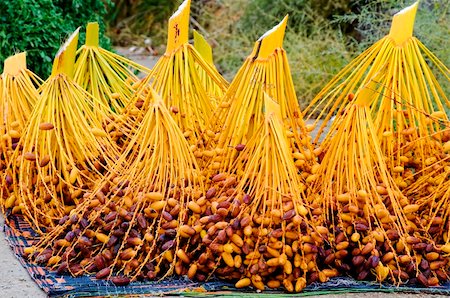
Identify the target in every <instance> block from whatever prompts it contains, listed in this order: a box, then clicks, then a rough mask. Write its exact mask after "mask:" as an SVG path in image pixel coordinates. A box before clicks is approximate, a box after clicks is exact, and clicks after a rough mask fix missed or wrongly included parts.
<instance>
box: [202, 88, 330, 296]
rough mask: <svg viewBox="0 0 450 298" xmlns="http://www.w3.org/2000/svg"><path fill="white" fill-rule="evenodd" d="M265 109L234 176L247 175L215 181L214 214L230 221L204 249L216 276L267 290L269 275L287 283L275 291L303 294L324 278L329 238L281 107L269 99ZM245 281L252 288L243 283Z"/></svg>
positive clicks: (211, 233)
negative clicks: (320, 262) (322, 260)
mask: <svg viewBox="0 0 450 298" xmlns="http://www.w3.org/2000/svg"><path fill="white" fill-rule="evenodd" d="M270 101H272V103H270ZM266 103H267V104H266V105H265V119H264V120H263V121H262V122H261V123H260V124H259V125H258V126H257V127H255V132H254V135H253V137H252V138H251V139H250V140H249V142H248V143H247V145H246V147H245V149H244V150H243V151H241V152H240V153H239V156H238V158H237V159H236V161H235V162H234V163H233V168H234V169H235V170H236V172H243V174H242V175H241V176H242V178H241V179H240V180H237V181H236V178H235V176H233V175H232V174H229V173H220V174H217V175H215V176H213V181H214V182H216V183H215V184H214V185H217V187H216V190H217V191H216V193H215V195H214V196H213V197H212V198H211V199H210V200H211V201H212V203H211V205H212V206H211V210H217V211H216V213H215V214H220V215H222V216H223V215H226V217H225V218H224V219H222V220H223V221H225V222H227V223H228V224H227V225H225V224H224V225H223V227H221V228H218V229H215V230H214V231H210V230H208V232H207V233H206V235H205V236H204V237H203V243H205V244H207V245H208V250H209V252H210V253H211V254H213V256H214V257H215V258H216V260H217V263H216V266H215V267H216V269H215V271H214V274H215V275H216V276H219V277H220V278H225V279H231V280H233V281H235V282H236V281H237V285H238V286H239V285H241V283H242V284H244V285H245V286H250V285H252V286H254V287H256V288H257V289H261V290H263V289H264V285H267V284H268V285H271V284H272V283H271V280H273V279H277V278H275V276H274V275H273V274H271V273H273V272H275V271H276V272H278V274H279V276H280V277H281V278H282V279H284V280H288V281H289V282H286V283H285V284H284V283H282V279H279V280H278V283H275V284H276V285H277V286H276V287H278V288H280V287H282V286H284V287H285V288H286V289H287V290H288V291H291V292H292V291H296V292H299V291H301V290H302V289H303V288H304V286H305V285H306V282H311V281H319V279H318V278H317V277H318V275H319V274H320V275H322V274H323V273H322V272H320V271H319V268H318V266H317V264H316V263H315V262H316V260H317V252H318V247H321V246H322V244H323V241H324V239H326V237H328V233H327V229H326V228H325V227H323V226H320V227H319V226H317V227H316V226H315V224H314V220H313V215H312V210H311V207H310V206H309V205H308V203H307V201H308V200H307V198H306V195H305V192H304V190H305V185H304V184H303V183H302V181H301V179H300V177H299V176H298V174H297V171H298V170H297V167H296V166H295V164H294V161H293V159H292V155H291V154H292V153H291V150H290V148H289V142H290V141H289V138H288V136H287V135H286V131H285V127H284V124H283V123H282V119H281V118H280V115H281V111H280V107H279V105H278V104H277V103H275V102H273V100H272V99H270V98H269V96H268V95H266ZM277 110H278V111H277ZM226 176H228V178H226V179H225V180H221V179H222V178H225V177H226ZM218 181H219V182H218ZM230 181H236V182H235V183H234V184H232V182H230ZM221 182H222V185H223V186H222V187H221V188H219V187H218V186H219V185H220V183H221ZM229 185H232V186H231V188H230V187H229ZM210 192H211V190H208V192H207V194H208V193H210ZM219 209H220V210H219ZM224 209H225V210H224ZM212 216H215V215H212ZM203 219H205V220H206V218H202V219H201V221H202V220H203ZM234 246H238V248H239V249H234ZM217 247H222V248H223V249H222V250H220V249H217ZM252 260H254V261H252ZM256 264H259V265H258V266H259V267H255V266H254V265H256ZM256 268H259V270H255V269H256ZM294 268H296V269H295V271H296V272H294ZM247 278H248V279H249V281H250V283H248V284H245V283H244V282H240V281H239V280H245V279H247ZM326 278H327V277H326ZM272 282H273V281H272ZM297 282H298V283H299V286H298V287H295V284H296V283H297ZM302 282H304V285H303V286H300V284H301V283H302ZM275 284H274V285H275ZM244 285H243V286H244Z"/></svg>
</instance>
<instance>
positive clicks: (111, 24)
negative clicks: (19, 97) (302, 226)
mask: <svg viewBox="0 0 450 298" xmlns="http://www.w3.org/2000/svg"><path fill="white" fill-rule="evenodd" d="M181 2H182V0H38V1H34V0H1V1H0V12H1V13H0V64H3V59H4V58H6V57H7V56H9V55H11V54H13V53H14V52H18V51H22V50H28V52H29V60H31V61H30V63H29V64H30V68H31V69H32V70H34V71H35V72H37V73H38V74H39V75H41V76H43V77H44V78H45V77H46V76H47V75H48V73H49V69H50V66H49V64H50V62H51V61H52V59H53V55H54V54H55V53H56V51H57V49H58V47H59V45H60V43H61V42H62V41H63V40H64V38H65V37H66V36H67V35H68V34H69V33H70V32H71V31H73V30H74V29H75V28H76V27H77V26H82V25H85V23H86V22H87V21H92V20H97V21H100V22H101V24H102V28H103V29H105V28H107V35H108V36H109V37H110V39H111V41H112V43H113V44H114V45H119V46H132V45H133V46H149V44H150V45H151V46H152V47H153V48H156V49H158V52H159V53H162V52H163V51H164V46H165V44H166V41H165V38H166V24H167V20H168V18H169V17H170V15H171V14H172V13H173V12H174V11H175V10H176V8H177V6H178V5H179V4H180V3H181ZM413 2H414V1H413V0H277V1H273V0H192V13H191V29H197V30H199V31H200V32H201V33H202V34H203V35H205V37H206V38H207V39H208V41H209V42H210V43H211V44H212V46H213V47H214V56H215V62H216V64H217V66H218V68H219V70H220V71H221V72H222V74H223V75H224V76H225V77H226V78H227V79H228V80H231V79H232V78H233V75H234V74H235V73H236V71H237V69H238V68H239V67H240V66H241V64H242V62H243V59H245V57H246V56H247V55H248V54H250V52H251V48H252V46H253V44H254V41H255V40H256V39H257V38H258V37H259V36H261V35H262V34H263V33H264V32H265V31H267V30H269V29H270V28H272V27H273V26H274V25H275V24H277V23H278V22H279V21H280V20H281V19H282V18H283V17H284V16H285V15H286V14H289V23H288V29H287V32H286V37H285V43H284V47H285V49H286V51H287V52H288V57H289V60H290V65H291V71H292V74H293V77H294V82H295V85H296V88H297V94H298V97H299V99H300V102H301V103H302V105H303V106H304V104H305V103H307V102H309V101H310V100H311V98H312V97H313V96H314V94H316V93H317V92H318V91H319V89H320V88H321V87H323V86H324V85H325V84H326V82H328V81H329V80H330V79H331V77H332V76H333V75H334V74H336V73H337V72H338V71H339V70H340V69H341V68H342V67H343V66H344V65H345V64H346V63H348V62H349V61H350V60H351V59H353V58H354V57H355V56H356V55H358V54H359V53H361V52H362V51H363V50H364V49H365V48H367V47H368V46H369V45H370V44H372V43H374V42H375V41H377V40H378V39H380V38H381V37H382V36H384V35H386V34H387V33H388V32H389V27H390V23H391V19H392V15H393V14H395V13H396V12H398V11H399V10H400V9H402V8H403V7H405V6H407V5H410V4H412V3H413ZM449 16H450V0H422V1H421V2H420V8H419V11H418V14H417V17H416V24H415V31H414V34H415V36H417V37H418V38H419V39H420V40H421V41H422V42H423V43H424V44H425V45H426V46H427V47H428V48H429V49H430V50H432V51H433V52H434V53H435V54H436V55H437V56H438V57H439V58H440V59H441V60H442V61H443V62H444V64H446V65H447V66H448V65H450V46H449V42H448V40H449V38H448V37H449V33H450V21H449ZM18 32H20V34H18ZM81 39H83V38H81ZM102 45H103V46H105V47H109V46H110V40H109V39H108V38H103V39H102ZM0 68H1V66H0Z"/></svg>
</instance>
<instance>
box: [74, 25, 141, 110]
mask: <svg viewBox="0 0 450 298" xmlns="http://www.w3.org/2000/svg"><path fill="white" fill-rule="evenodd" d="M98 34H99V33H98V23H89V24H88V25H87V28H86V44H85V45H83V46H82V47H81V48H80V49H78V51H77V60H76V63H75V70H74V80H75V82H76V83H77V84H79V85H80V86H81V87H83V88H84V89H85V90H86V91H88V92H89V93H91V94H92V95H93V96H94V97H96V98H98V99H99V100H100V102H101V103H102V106H96V107H95V108H96V109H101V108H106V110H104V111H102V112H104V113H116V114H119V113H120V112H121V111H122V108H123V107H124V106H126V105H128V104H129V100H130V99H131V98H132V96H133V94H134V89H133V84H134V83H135V82H137V81H138V77H137V76H136V75H135V74H134V70H139V71H141V72H144V73H148V72H149V71H150V70H149V69H147V68H145V67H144V66H141V65H139V64H137V63H135V62H133V61H131V60H129V59H126V58H124V57H122V56H120V55H117V54H115V53H113V52H110V51H107V50H105V49H103V48H101V47H99V45H98Z"/></svg>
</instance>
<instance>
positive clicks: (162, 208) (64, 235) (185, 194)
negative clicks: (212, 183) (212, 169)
mask: <svg viewBox="0 0 450 298" xmlns="http://www.w3.org/2000/svg"><path fill="white" fill-rule="evenodd" d="M152 95H153V100H154V102H153V103H152V104H151V105H150V106H149V107H148V111H147V113H146V114H145V117H144V118H143V120H142V123H141V126H140V127H139V129H138V130H137V131H136V134H135V135H134V136H133V137H132V140H131V141H130V142H129V144H128V147H127V148H126V149H125V150H124V152H123V154H122V155H121V157H120V158H119V159H118V160H117V165H116V166H114V167H113V168H112V169H111V171H110V173H108V174H107V175H105V177H104V178H103V179H102V180H101V181H100V182H99V183H98V184H97V186H95V187H93V188H91V189H89V190H88V194H87V195H85V197H84V199H83V202H82V204H81V205H80V206H79V207H78V208H77V209H75V210H73V211H72V212H71V214H70V215H68V216H65V217H63V218H62V219H61V220H60V225H59V226H58V227H56V228H55V229H54V230H53V231H52V232H51V233H49V234H48V235H46V236H45V237H44V238H43V239H42V240H41V241H40V243H39V244H38V246H37V247H30V248H27V251H26V252H27V253H30V254H31V257H32V258H33V259H34V260H35V261H36V262H37V263H40V264H44V265H47V266H49V267H51V268H53V269H56V270H57V272H58V273H60V274H63V273H70V274H72V275H75V276H79V275H82V274H95V276H96V278H98V279H103V278H108V279H111V280H112V281H113V282H114V283H115V284H118V285H123V284H126V283H128V282H130V281H132V280H135V279H140V280H141V279H155V278H163V277H166V276H169V275H172V274H173V273H174V272H175V273H177V274H186V273H187V271H188V268H189V265H190V262H191V260H193V259H195V258H194V257H193V256H192V255H191V253H194V252H195V251H196V250H198V245H199V242H200V240H201V239H200V235H199V232H200V230H201V227H200V226H195V225H193V222H194V220H195V218H196V217H198V216H196V215H195V214H196V213H198V212H200V210H199V209H200V207H199V205H198V204H197V203H196V201H198V200H199V199H202V200H203V202H205V197H204V196H203V194H204V187H203V184H202V182H201V179H200V180H199V179H198V175H199V169H198V166H197V163H196V160H195V157H194V156H193V155H192V153H191V152H190V150H189V145H188V143H187V141H186V140H185V138H184V136H183V133H182V132H181V130H180V128H179V127H178V126H177V124H176V122H175V121H174V120H173V118H172V117H171V115H170V112H169V110H168V109H167V108H166V107H165V106H164V103H163V102H162V100H161V98H160V97H159V96H158V95H156V94H155V93H154V92H152ZM202 196H203V197H202ZM194 274H195V273H194Z"/></svg>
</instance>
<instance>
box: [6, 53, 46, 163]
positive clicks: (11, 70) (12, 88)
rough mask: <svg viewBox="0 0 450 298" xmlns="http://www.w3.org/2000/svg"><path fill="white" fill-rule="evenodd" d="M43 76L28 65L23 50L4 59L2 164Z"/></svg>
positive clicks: (22, 126) (8, 154)
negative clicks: (35, 72)
mask: <svg viewBox="0 0 450 298" xmlns="http://www.w3.org/2000/svg"><path fill="white" fill-rule="evenodd" d="M41 84H42V80H41V79H40V78H39V77H38V76H37V75H35V74H34V73H33V72H31V71H30V70H28V69H27V66H26V53H25V52H22V53H19V54H16V55H14V56H11V57H9V58H7V59H6V60H5V65H4V71H3V74H2V75H1V78H0V85H1V86H0V111H2V115H1V117H2V121H1V123H0V125H1V126H2V141H1V146H0V147H1V149H0V150H1V152H2V153H3V154H2V155H3V157H4V160H5V165H4V166H6V163H7V162H8V160H9V157H10V156H11V154H12V152H13V151H14V149H15V148H16V147H17V143H18V141H19V136H20V135H22V130H23V129H24V128H25V126H26V123H27V121H28V118H29V117H30V114H31V111H32V110H33V107H34V104H35V103H36V101H37V100H38V98H39V92H38V88H39V87H40V85H41Z"/></svg>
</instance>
